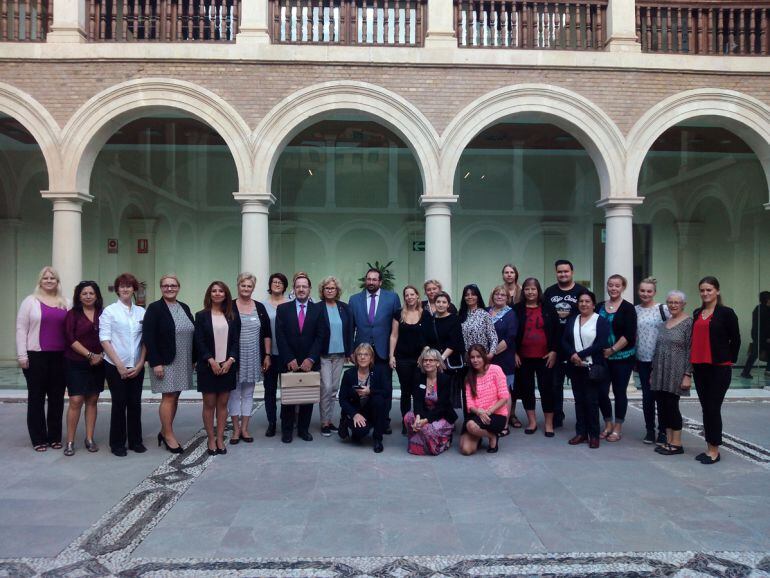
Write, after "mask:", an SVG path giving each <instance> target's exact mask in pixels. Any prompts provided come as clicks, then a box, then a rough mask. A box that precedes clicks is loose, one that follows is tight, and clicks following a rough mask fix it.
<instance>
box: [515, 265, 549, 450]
mask: <svg viewBox="0 0 770 578" xmlns="http://www.w3.org/2000/svg"><path fill="white" fill-rule="evenodd" d="M521 291H522V295H523V299H522V301H521V302H520V303H518V304H516V306H515V307H514V308H513V310H514V311H515V312H516V315H517V316H518V318H519V335H518V337H517V345H516V382H515V383H516V394H517V395H518V396H520V397H521V401H522V403H523V405H524V410H525V411H526V412H527V419H528V420H529V426H528V429H527V430H526V431H527V432H529V431H532V432H533V433H534V430H535V429H537V425H536V423H537V422H536V421H535V377H537V387H538V389H539V390H540V404H541V405H542V408H543V416H544V417H545V437H549V438H552V437H553V436H554V433H553V391H552V388H551V387H550V386H551V383H552V382H553V377H552V374H551V370H552V369H553V366H554V365H555V364H556V351H557V348H558V341H557V335H558V332H559V327H558V326H559V320H558V318H557V317H556V315H555V314H554V313H553V312H552V311H551V310H549V309H544V308H543V290H542V288H541V287H540V282H539V281H538V280H537V279H535V278H534V277H529V278H527V279H525V280H524V283H522V290H521Z"/></svg>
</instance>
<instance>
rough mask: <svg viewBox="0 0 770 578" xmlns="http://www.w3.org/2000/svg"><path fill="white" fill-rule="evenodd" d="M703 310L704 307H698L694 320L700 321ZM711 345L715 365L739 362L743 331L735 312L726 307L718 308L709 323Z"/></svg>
mask: <svg viewBox="0 0 770 578" xmlns="http://www.w3.org/2000/svg"><path fill="white" fill-rule="evenodd" d="M702 309H703V307H698V308H697V309H696V310H695V311H694V312H693V314H692V318H693V320H696V319H698V315H700V312H701V310H702ZM709 343H710V345H711V362H712V363H713V364H717V363H727V362H728V361H729V362H732V363H735V362H736V361H738V353H739V352H740V350H741V331H740V328H739V326H738V316H737V315H736V314H735V311H733V310H732V309H730V308H729V307H725V306H724V305H717V306H716V308H715V309H714V313H713V314H712V315H711V323H709Z"/></svg>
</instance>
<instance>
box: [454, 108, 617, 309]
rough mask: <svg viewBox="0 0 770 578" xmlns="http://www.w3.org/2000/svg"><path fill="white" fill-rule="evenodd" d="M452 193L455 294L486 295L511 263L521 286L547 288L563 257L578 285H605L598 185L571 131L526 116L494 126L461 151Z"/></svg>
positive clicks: (592, 165) (590, 161)
mask: <svg viewBox="0 0 770 578" xmlns="http://www.w3.org/2000/svg"><path fill="white" fill-rule="evenodd" d="M454 193H455V194H456V195H457V196H458V197H459V201H458V203H457V207H456V208H455V209H454V211H453V219H452V236H453V240H454V242H453V244H454V246H455V247H456V249H455V251H454V255H453V260H454V263H453V271H454V276H455V277H454V280H453V281H454V286H455V288H457V289H458V290H459V288H461V287H463V286H464V285H466V284H468V283H476V284H478V285H479V287H480V288H481V290H482V294H484V295H488V294H489V292H490V291H491V289H492V287H494V286H495V285H498V284H499V283H500V282H501V274H500V271H501V269H502V266H503V264H504V263H508V262H512V263H514V264H515V265H516V266H517V268H518V270H519V274H520V281H523V280H524V278H526V277H536V278H538V279H539V280H540V281H541V284H542V285H543V287H545V286H546V285H550V284H551V283H553V281H554V278H553V262H554V261H555V260H556V259H559V258H565V259H569V260H571V261H572V262H573V263H574V265H575V279H576V280H577V281H579V282H580V283H582V284H587V285H588V286H590V287H592V288H596V287H597V286H599V287H600V286H601V284H602V282H601V279H602V278H603V276H604V248H603V244H602V243H603V234H602V231H603V223H604V213H603V211H602V210H601V209H598V208H597V207H596V202H597V201H598V200H599V199H600V196H601V182H600V177H599V174H598V171H597V168H596V165H595V163H594V160H593V159H592V156H591V154H590V153H589V151H588V150H586V148H585V147H584V146H583V145H582V144H581V143H580V142H579V141H578V139H577V138H576V137H575V136H574V135H573V134H572V133H571V132H568V131H567V130H565V129H564V128H561V127H559V126H556V125H555V124H551V123H546V122H543V120H542V117H541V116H539V115H535V114H528V113H521V114H518V115H516V116H512V117H507V118H505V119H504V120H502V121H499V122H496V123H495V124H493V125H492V126H489V127H488V128H486V129H484V130H483V131H481V132H480V133H478V134H477V135H476V136H475V137H473V138H472V139H471V140H470V141H469V143H468V145H467V146H466V147H465V149H464V150H463V152H462V155H461V156H460V160H459V162H458V164H457V168H456V170H455V175H454ZM459 297H460V296H459V295H458V296H457V298H458V299H459Z"/></svg>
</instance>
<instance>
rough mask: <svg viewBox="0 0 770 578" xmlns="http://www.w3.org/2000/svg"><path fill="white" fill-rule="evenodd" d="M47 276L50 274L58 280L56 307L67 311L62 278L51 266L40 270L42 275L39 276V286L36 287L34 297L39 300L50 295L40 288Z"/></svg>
mask: <svg viewBox="0 0 770 578" xmlns="http://www.w3.org/2000/svg"><path fill="white" fill-rule="evenodd" d="M46 274H50V275H52V276H53V277H54V278H55V279H56V306H57V307H59V309H66V308H67V300H66V299H65V298H64V295H63V294H62V290H61V277H59V273H58V271H56V269H54V268H53V267H51V266H50V265H46V266H45V267H43V268H42V269H40V274H39V275H38V276H37V285H35V290H34V291H33V292H32V295H34V296H35V297H36V298H37V299H38V300H39V299H40V298H42V297H47V296H48V294H47V293H46V292H45V291H43V288H42V287H41V286H40V282H41V281H42V280H43V277H45V276H46Z"/></svg>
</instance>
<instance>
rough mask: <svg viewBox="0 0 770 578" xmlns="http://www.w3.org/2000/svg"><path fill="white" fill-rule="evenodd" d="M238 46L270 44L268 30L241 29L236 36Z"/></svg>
mask: <svg viewBox="0 0 770 578" xmlns="http://www.w3.org/2000/svg"><path fill="white" fill-rule="evenodd" d="M235 43H236V44H270V43H271V40H270V34H269V33H268V31H267V28H246V29H244V28H241V30H239V31H238V34H237V35H236V36H235Z"/></svg>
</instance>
